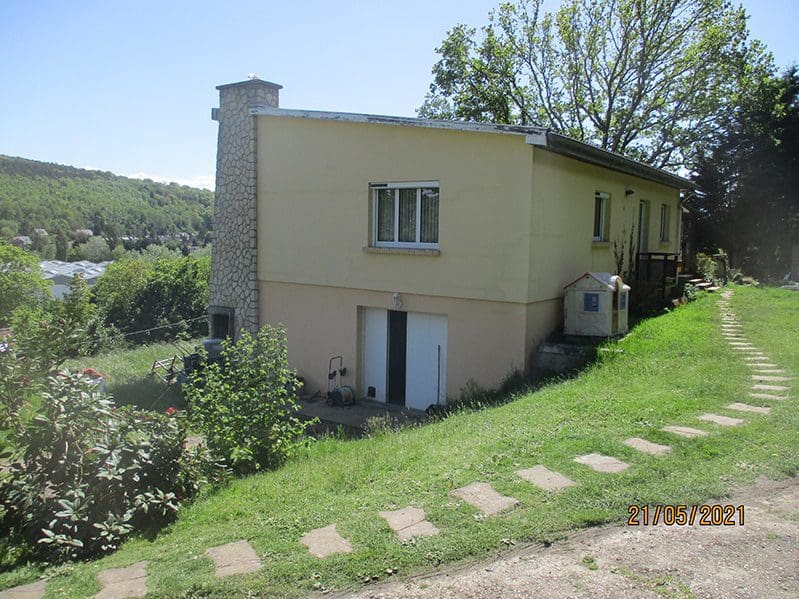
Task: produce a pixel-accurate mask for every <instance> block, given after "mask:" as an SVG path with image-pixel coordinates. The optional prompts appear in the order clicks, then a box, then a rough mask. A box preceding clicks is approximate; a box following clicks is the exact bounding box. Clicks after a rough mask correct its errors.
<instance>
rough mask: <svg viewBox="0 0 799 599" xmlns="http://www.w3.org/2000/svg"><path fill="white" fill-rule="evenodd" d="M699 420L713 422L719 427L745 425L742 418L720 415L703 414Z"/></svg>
mask: <svg viewBox="0 0 799 599" xmlns="http://www.w3.org/2000/svg"><path fill="white" fill-rule="evenodd" d="M698 418H699V420H702V421H704V422H713V423H714V424H718V425H719V426H738V425H739V424H743V423H744V421H743V420H741V419H740V418H730V417H729V416H719V415H718V414H702V415H701V416H699V417H698Z"/></svg>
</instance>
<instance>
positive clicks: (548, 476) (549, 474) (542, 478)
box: [516, 464, 577, 491]
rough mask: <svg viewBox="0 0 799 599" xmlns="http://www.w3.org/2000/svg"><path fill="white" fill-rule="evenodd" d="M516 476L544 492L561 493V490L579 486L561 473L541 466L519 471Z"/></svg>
mask: <svg viewBox="0 0 799 599" xmlns="http://www.w3.org/2000/svg"><path fill="white" fill-rule="evenodd" d="M516 474H518V475H519V476H520V477H522V478H523V479H524V480H526V481H527V482H529V483H533V484H534V485H535V486H536V487H539V488H541V489H543V490H544V491H560V490H561V489H565V488H567V487H573V486H574V485H576V484H577V483H575V482H574V481H573V480H571V479H570V478H566V477H565V476H563V475H562V474H560V473H559V472H553V471H552V470H550V469H549V468H547V467H546V466H542V465H540V464H539V465H538V466H533V467H532V468H527V469H526V470H517V471H516Z"/></svg>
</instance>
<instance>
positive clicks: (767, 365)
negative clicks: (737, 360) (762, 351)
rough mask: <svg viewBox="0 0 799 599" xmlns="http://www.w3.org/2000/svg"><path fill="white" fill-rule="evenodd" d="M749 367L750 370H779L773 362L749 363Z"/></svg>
mask: <svg viewBox="0 0 799 599" xmlns="http://www.w3.org/2000/svg"><path fill="white" fill-rule="evenodd" d="M747 366H749V367H750V368H777V365H776V364H772V363H771V362H749V363H748V364H747ZM764 372H765V371H764ZM780 372H785V371H784V370H781V371H780Z"/></svg>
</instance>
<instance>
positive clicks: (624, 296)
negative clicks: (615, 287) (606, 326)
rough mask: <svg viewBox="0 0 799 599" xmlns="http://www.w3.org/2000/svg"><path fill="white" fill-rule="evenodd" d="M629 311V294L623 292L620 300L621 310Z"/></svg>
mask: <svg viewBox="0 0 799 599" xmlns="http://www.w3.org/2000/svg"><path fill="white" fill-rule="evenodd" d="M626 309H627V292H626V291H622V292H621V297H620V298H619V310H626Z"/></svg>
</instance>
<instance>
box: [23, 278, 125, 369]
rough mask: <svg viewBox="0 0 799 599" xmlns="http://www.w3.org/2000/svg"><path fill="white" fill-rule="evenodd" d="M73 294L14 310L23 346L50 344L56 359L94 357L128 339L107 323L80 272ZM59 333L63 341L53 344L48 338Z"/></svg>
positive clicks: (70, 287)
mask: <svg viewBox="0 0 799 599" xmlns="http://www.w3.org/2000/svg"><path fill="white" fill-rule="evenodd" d="M68 287H69V293H68V294H66V295H65V296H64V299H63V300H55V299H49V300H48V301H46V302H44V303H43V304H42V305H41V306H37V307H27V306H26V307H21V308H18V309H17V310H15V311H14V314H13V315H12V319H11V327H12V329H13V331H14V337H15V339H16V340H17V345H18V346H19V347H20V348H23V349H24V348H26V347H33V346H36V347H38V348H40V349H41V348H45V347H48V348H50V349H52V350H53V351H52V354H53V355H52V356H51V358H50V359H51V361H52V362H54V363H55V362H59V360H57V359H56V357H57V356H60V357H61V358H75V357H78V356H91V355H94V354H96V353H98V352H100V351H105V350H109V349H112V348H113V347H116V346H119V345H121V344H122V343H123V342H124V338H123V337H122V335H121V334H120V333H119V331H118V330H117V329H116V327H113V326H106V325H105V323H104V322H103V319H102V317H101V315H100V313H99V311H98V309H97V306H96V305H95V304H93V303H92V302H91V291H90V290H89V287H88V285H87V284H86V281H85V280H84V279H83V277H82V276H80V275H75V276H74V277H73V278H72V280H71V281H70V282H69V286H68ZM50 335H57V337H58V340H59V343H58V344H57V345H55V346H54V345H52V344H50V343H48V342H47V337H48V336H50Z"/></svg>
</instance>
